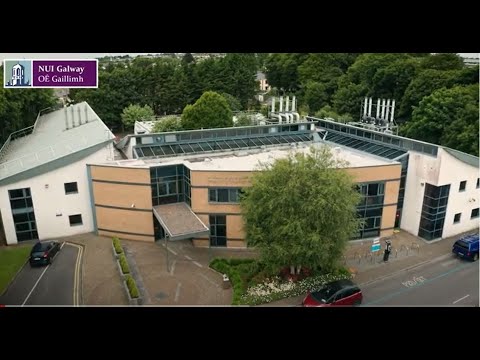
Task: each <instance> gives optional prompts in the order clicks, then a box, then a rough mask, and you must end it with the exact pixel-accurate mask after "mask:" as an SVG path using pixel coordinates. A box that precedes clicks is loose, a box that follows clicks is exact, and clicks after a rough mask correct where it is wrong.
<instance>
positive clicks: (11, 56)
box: [0, 53, 478, 61]
mask: <svg viewBox="0 0 480 360" xmlns="http://www.w3.org/2000/svg"><path fill="white" fill-rule="evenodd" d="M121 55H130V56H132V57H134V56H137V55H141V54H140V53H58V54H54V53H0V61H2V60H3V59H14V60H16V59H95V58H99V57H104V56H121ZM459 55H461V56H463V57H477V58H478V53H459Z"/></svg>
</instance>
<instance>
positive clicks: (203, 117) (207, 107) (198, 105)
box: [182, 91, 233, 130]
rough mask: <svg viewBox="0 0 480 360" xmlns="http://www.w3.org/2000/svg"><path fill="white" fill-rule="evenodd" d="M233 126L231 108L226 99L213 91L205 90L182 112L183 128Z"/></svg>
mask: <svg viewBox="0 0 480 360" xmlns="http://www.w3.org/2000/svg"><path fill="white" fill-rule="evenodd" d="M231 126H233V114H232V110H231V109H230V107H229V106H228V103H227V100H226V99H225V98H224V97H223V96H222V95H220V94H218V93H216V92H214V91H207V92H205V93H204V94H203V95H202V96H201V97H200V99H198V100H197V101H196V102H195V104H193V105H187V106H186V107H185V109H184V110H183V113H182V127H183V128H184V129H185V130H191V129H202V128H205V129H209V128H220V127H231Z"/></svg>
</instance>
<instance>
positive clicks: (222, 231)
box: [209, 215, 227, 246]
mask: <svg viewBox="0 0 480 360" xmlns="http://www.w3.org/2000/svg"><path fill="white" fill-rule="evenodd" d="M209 220H210V246H227V217H226V216H225V215H210V218H209Z"/></svg>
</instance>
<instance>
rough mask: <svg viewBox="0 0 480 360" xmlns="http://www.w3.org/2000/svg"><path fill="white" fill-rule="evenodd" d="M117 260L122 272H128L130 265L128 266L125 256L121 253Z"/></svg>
mask: <svg viewBox="0 0 480 360" xmlns="http://www.w3.org/2000/svg"><path fill="white" fill-rule="evenodd" d="M118 261H119V262H120V267H121V268H122V272H123V273H124V274H129V273H130V267H129V266H128V262H127V258H126V257H125V254H121V255H120V257H119V259H118Z"/></svg>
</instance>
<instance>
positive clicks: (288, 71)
mask: <svg viewBox="0 0 480 360" xmlns="http://www.w3.org/2000/svg"><path fill="white" fill-rule="evenodd" d="M307 58H308V54H295V53H293V54H270V56H269V57H268V58H267V59H266V61H265V67H266V71H267V80H268V83H269V84H270V85H271V86H273V87H276V88H277V89H279V90H281V91H283V92H294V91H297V90H298V89H299V88H300V80H299V78H298V67H299V66H300V65H302V63H303V62H304V61H305V60H306V59H307Z"/></svg>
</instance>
